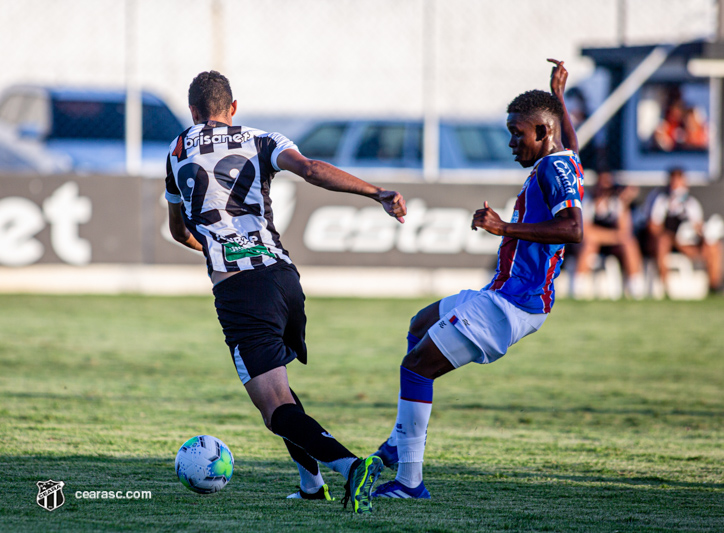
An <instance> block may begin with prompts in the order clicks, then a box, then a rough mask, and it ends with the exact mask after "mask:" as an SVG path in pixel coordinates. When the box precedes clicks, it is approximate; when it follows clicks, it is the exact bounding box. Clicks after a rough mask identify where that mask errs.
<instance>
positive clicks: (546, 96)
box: [508, 89, 563, 120]
mask: <svg viewBox="0 0 724 533" xmlns="http://www.w3.org/2000/svg"><path fill="white" fill-rule="evenodd" d="M540 112H543V113H545V112H547V113H550V114H552V115H553V116H554V117H556V118H557V119H558V120H562V119H563V105H562V104H561V102H560V100H558V97H556V96H555V95H554V94H553V93H549V92H547V91H541V90H539V89H534V90H532V91H526V92H524V93H523V94H519V95H518V96H516V97H515V98H513V100H512V101H511V102H510V103H509V104H508V113H520V114H521V115H524V116H531V115H535V114H536V113H540Z"/></svg>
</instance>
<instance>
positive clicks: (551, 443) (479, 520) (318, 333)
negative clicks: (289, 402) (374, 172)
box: [0, 296, 724, 532]
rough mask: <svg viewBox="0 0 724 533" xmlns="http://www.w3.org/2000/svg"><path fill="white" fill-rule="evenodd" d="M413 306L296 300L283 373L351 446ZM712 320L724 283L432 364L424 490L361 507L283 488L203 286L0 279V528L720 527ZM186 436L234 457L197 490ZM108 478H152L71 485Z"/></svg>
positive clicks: (269, 438) (717, 376)
mask: <svg viewBox="0 0 724 533" xmlns="http://www.w3.org/2000/svg"><path fill="white" fill-rule="evenodd" d="M426 303H428V301H420V300H325V299H310V300H309V301H308V307H307V310H308V315H309V327H308V343H309V349H310V362H309V365H308V366H306V367H304V366H302V365H300V364H298V363H293V364H292V365H291V366H290V367H289V373H290V380H291V383H292V386H293V387H294V389H295V390H296V391H297V393H298V394H299V396H300V398H301V399H302V401H303V402H304V404H305V407H306V409H307V411H308V412H310V413H311V414H312V415H313V416H315V417H316V418H317V419H318V420H319V422H320V423H321V424H322V425H323V426H325V428H326V429H328V430H329V431H330V432H332V433H333V434H334V435H335V436H336V437H337V438H338V439H339V440H340V441H342V442H343V443H345V444H346V445H347V446H348V447H349V448H350V449H352V450H353V451H355V452H357V453H359V454H368V453H370V452H372V451H374V450H375V449H376V447H377V446H378V445H379V443H380V442H382V441H383V440H384V439H385V438H386V437H387V435H388V434H389V430H390V429H391V425H392V424H393V422H394V417H395V411H396V395H397V388H398V370H397V369H398V366H399V362H400V360H401V357H402V355H403V352H404V347H405V340H404V338H405V332H406V329H407V323H408V320H409V317H410V316H412V314H414V312H415V311H416V310H417V309H418V308H420V307H421V306H422V305H424V304H426ZM722 317H724V299H721V298H716V299H709V300H706V301H703V302H696V303H693V302H692V303H683V302H669V301H664V302H616V303H613V302H590V303H583V302H572V301H561V302H559V303H558V304H556V308H555V309H554V311H553V313H552V315H551V317H550V318H549V319H548V322H547V323H546V325H545V326H544V327H543V329H542V330H541V331H540V332H538V333H536V334H535V335H533V336H531V337H528V338H526V339H524V340H523V341H522V342H521V343H520V344H519V345H517V346H515V347H514V348H513V349H511V351H510V352H509V353H508V355H507V356H506V357H505V358H503V359H502V360H501V361H499V362H497V363H495V364H493V365H489V366H478V365H471V366H468V367H465V368H463V369H461V370H458V371H455V372H453V373H452V374H450V375H448V376H445V377H443V378H441V379H440V380H438V381H437V382H436V385H435V404H434V407H433V413H432V419H431V422H430V428H429V437H428V446H427V454H426V462H425V473H426V484H427V486H428V488H429V489H430V492H431V493H432V496H433V499H432V500H431V501H422V502H418V501H400V500H384V501H379V502H377V501H376V502H375V509H374V511H375V512H374V514H373V515H372V516H362V517H357V516H353V515H352V514H351V513H350V512H349V511H347V512H345V511H343V509H342V507H341V505H340V504H339V502H334V503H328V502H303V501H292V500H286V499H285V496H286V495H287V494H289V493H291V492H293V491H294V490H296V484H297V482H298V475H297V473H296V468H295V466H294V465H293V464H292V463H291V461H290V460H289V459H288V457H287V456H286V450H285V447H284V445H283V443H282V442H281V440H280V439H279V438H277V437H274V436H273V435H272V434H271V433H269V432H268V431H267V430H266V429H265V428H264V426H263V424H262V421H261V418H260V416H259V415H258V414H257V412H256V411H255V409H254V408H253V406H252V405H251V403H250V401H249V400H248V398H247V397H246V394H245V392H244V389H243V387H242V385H241V383H240V382H239V380H238V378H237V376H236V374H235V371H234V367H233V364H232V362H231V359H230V356H229V353H228V351H227V349H226V346H225V345H224V343H223V338H222V335H221V331H220V328H219V326H218V324H217V323H216V317H215V313H214V309H213V302H212V300H211V299H210V298H151V297H59V296H58V297H53V296H0V438H1V439H2V451H1V452H0V467H1V468H2V476H1V478H2V484H1V487H2V492H1V493H0V529H2V530H7V531H85V530H94V531H98V530H127V531H137V530H167V531H194V530H207V531H223V530H232V529H233V530H236V531H254V532H264V531H282V530H284V531H347V530H354V531H358V530H359V531H371V530H375V531H410V532H412V531H415V532H417V531H502V530H508V531H511V530H512V531H584V532H590V531H604V532H611V531H627V532H628V531H662V532H663V531H724V449H723V446H722V443H723V442H724V357H723V355H724V327H723V324H724V321H723V319H722ZM200 433H207V434H211V435H215V436H217V437H219V438H221V439H222V440H223V441H225V442H226V444H227V445H229V447H230V448H231V450H232V452H233V453H234V457H235V460H236V468H235V471H234V476H233V479H232V480H231V481H230V483H229V485H228V486H227V487H226V488H225V489H224V490H223V491H221V492H220V493H218V494H215V495H211V496H201V495H197V494H193V493H191V492H189V491H188V490H186V489H185V488H184V487H183V486H182V485H181V484H180V483H179V481H178V480H177V478H176V476H175V473H174V468H173V462H174V457H175V455H176V451H177V450H178V448H179V446H180V445H181V444H182V443H183V442H184V441H185V440H186V439H187V438H189V437H191V436H193V435H196V434H200ZM391 476H392V474H391V473H390V472H389V471H385V472H384V473H383V475H382V478H381V481H385V480H387V479H390V478H391ZM325 477H326V479H327V481H328V483H329V485H330V487H331V490H332V493H333V494H334V495H335V496H337V497H338V498H339V497H341V496H342V493H343V489H342V486H343V482H342V479H341V477H340V476H339V475H338V474H335V473H334V472H326V471H325ZM48 479H54V480H56V481H57V480H61V481H64V482H65V488H64V494H65V497H66V503H65V504H64V505H63V506H62V507H61V508H59V509H58V510H56V511H54V512H47V511H46V510H44V509H42V508H41V507H40V506H38V505H37V504H36V502H35V498H36V495H37V493H38V490H37V487H36V482H37V481H41V480H43V481H44V480H48ZM104 490H105V491H118V490H120V491H123V492H125V491H127V490H132V491H136V490H138V491H142V490H149V491H152V494H153V497H152V499H150V500H102V499H96V500H90V499H76V498H75V496H74V494H75V492H76V491H104Z"/></svg>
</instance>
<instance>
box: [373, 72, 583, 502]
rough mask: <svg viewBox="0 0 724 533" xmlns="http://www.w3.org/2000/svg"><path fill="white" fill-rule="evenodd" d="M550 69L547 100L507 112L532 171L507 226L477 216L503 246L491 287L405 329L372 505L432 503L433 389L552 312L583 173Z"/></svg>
mask: <svg viewBox="0 0 724 533" xmlns="http://www.w3.org/2000/svg"><path fill="white" fill-rule="evenodd" d="M549 61H551V62H552V63H555V67H554V68H553V72H552V73H551V90H552V93H549V92H546V91H539V90H534V91H528V92H525V93H523V94H521V95H519V96H517V97H516V98H514V99H513V101H512V102H511V103H510V104H509V105H508V121H507V126H508V131H509V132H510V142H509V146H510V147H511V148H512V151H513V155H514V156H515V160H516V161H518V163H520V165H521V166H522V167H524V168H532V170H531V173H530V175H529V176H528V179H527V180H526V181H525V184H524V185H523V188H522V190H521V191H520V194H519V195H518V199H517V201H516V204H515V210H514V212H513V218H512V220H511V222H504V221H503V220H501V219H500V216H499V215H498V214H497V213H496V212H495V211H494V210H493V209H491V208H490V207H488V203H487V202H485V204H484V207H483V208H482V209H479V210H478V211H476V212H475V214H474V215H473V220H472V226H473V229H477V228H482V229H484V230H486V231H488V232H490V233H492V234H493V235H499V236H501V237H503V239H502V242H501V244H500V248H499V250H498V266H497V270H496V273H495V275H494V277H493V279H492V281H491V282H490V283H489V284H488V285H487V286H486V287H484V288H483V289H482V290H479V291H478V290H465V291H462V292H460V293H459V294H455V295H452V296H448V297H447V298H443V299H442V300H439V301H437V302H435V303H433V304H432V305H429V306H428V307H425V308H424V309H422V310H420V311H419V312H418V313H417V315H415V316H414V317H413V318H412V321H411V322H410V329H409V332H408V334H407V340H408V350H407V355H406V356H405V357H404V359H403V360H402V366H401V367H400V393H399V397H398V403H397V420H396V422H395V425H394V428H393V430H392V433H391V435H390V438H389V439H388V440H387V441H386V442H384V443H383V444H382V445H381V446H380V448H379V449H378V450H377V452H375V453H376V454H377V455H379V456H380V457H381V458H382V460H383V461H384V463H385V465H386V466H392V465H395V464H397V465H398V470H397V476H396V478H395V479H394V480H393V481H390V482H387V483H385V484H383V485H381V486H380V487H378V488H377V489H376V490H375V492H374V493H373V496H376V497H386V498H413V499H420V498H422V499H428V498H430V493H429V492H428V490H427V488H426V487H425V484H424V483H423V479H422V462H423V457H424V454H425V445H426V443H427V425H428V422H429V420H430V413H431V411H432V384H433V381H434V380H435V379H436V378H439V377H440V376H443V375H445V374H447V373H448V372H451V371H453V370H455V369H457V368H460V367H461V366H464V365H466V364H468V363H472V362H475V363H481V364H485V363H492V362H494V361H496V360H497V359H499V358H501V357H503V356H504V355H505V353H506V352H507V350H508V347H510V346H512V345H513V344H515V343H516V342H518V341H519V340H520V339H522V338H523V337H525V336H526V335H529V334H531V333H533V332H535V331H537V330H538V329H539V328H540V327H541V326H542V325H543V322H545V319H546V317H547V316H548V313H550V311H551V308H552V307H553V302H554V300H555V289H554V287H553V280H554V279H555V278H556V277H557V276H558V274H559V272H560V267H561V263H562V261H563V253H564V248H565V243H569V242H580V241H581V239H582V238H583V218H582V214H581V195H582V193H583V171H582V169H581V163H580V160H579V159H578V155H577V153H576V152H577V150H578V141H577V139H576V133H575V130H574V128H573V125H572V124H571V120H570V118H569V116H568V112H567V110H566V107H565V104H564V101H563V91H564V89H565V85H566V79H567V78H568V72H567V71H566V69H565V68H564V67H563V62H562V61H556V60H549Z"/></svg>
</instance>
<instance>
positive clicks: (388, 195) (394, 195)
mask: <svg viewBox="0 0 724 533" xmlns="http://www.w3.org/2000/svg"><path fill="white" fill-rule="evenodd" d="M378 199H379V201H380V203H381V204H382V207H383V208H384V210H385V211H386V212H387V214H388V215H390V216H391V217H395V218H396V219H397V220H399V221H400V222H405V219H404V218H403V217H404V216H405V215H406V214H407V206H405V199H404V198H403V197H402V195H401V194H400V193H399V192H397V191H380V192H379V195H378Z"/></svg>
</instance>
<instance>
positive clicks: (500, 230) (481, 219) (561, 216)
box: [472, 202, 583, 244]
mask: <svg viewBox="0 0 724 533" xmlns="http://www.w3.org/2000/svg"><path fill="white" fill-rule="evenodd" d="M472 228H473V229H477V228H482V229H484V230H486V231H488V232H490V233H492V234H493V235H500V236H502V237H512V238H514V239H520V240H523V241H531V242H539V243H541V244H567V243H576V242H581V241H582V240H583V214H582V213H581V210H580V208H578V207H568V208H566V209H561V210H560V211H558V213H556V216H555V217H553V219H552V220H547V221H545V222H535V223H521V222H518V223H513V222H505V221H503V220H502V219H501V218H500V215H498V213H496V212H495V211H493V209H492V208H491V207H489V206H488V202H485V207H483V208H482V209H478V210H477V211H475V214H474V215H473V224H472Z"/></svg>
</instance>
